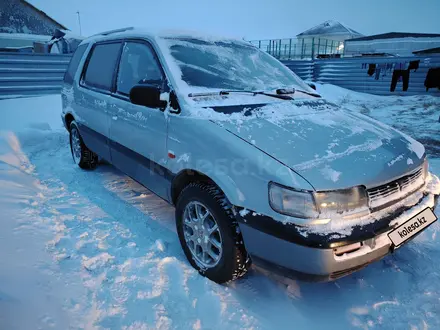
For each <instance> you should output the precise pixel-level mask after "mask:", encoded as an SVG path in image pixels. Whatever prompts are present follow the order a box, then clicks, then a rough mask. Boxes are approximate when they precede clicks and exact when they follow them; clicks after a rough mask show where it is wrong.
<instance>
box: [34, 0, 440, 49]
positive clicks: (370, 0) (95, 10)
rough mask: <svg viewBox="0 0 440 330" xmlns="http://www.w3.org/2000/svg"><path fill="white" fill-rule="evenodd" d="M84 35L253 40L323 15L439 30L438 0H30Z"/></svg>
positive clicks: (360, 26) (284, 33)
mask: <svg viewBox="0 0 440 330" xmlns="http://www.w3.org/2000/svg"><path fill="white" fill-rule="evenodd" d="M28 1H29V2H31V3H32V4H33V5H35V6H36V7H37V8H39V9H41V10H43V11H45V12H46V13H47V14H48V15H49V16H51V17H53V18H54V19H55V20H57V21H59V22H60V23H62V24H63V25H65V26H66V27H68V28H69V29H70V30H72V31H73V32H75V33H78V34H79V25H78V19H77V15H76V11H79V12H80V14H81V24H82V33H83V35H86V36H87V35H91V34H94V33H98V32H102V31H105V30H111V29H115V28H120V27H126V26H145V27H147V28H148V27H154V28H155V29H157V28H158V29H185V30H198V31H202V32H207V33H212V34H220V35H222V34H223V35H233V36H238V37H244V38H246V39H247V40H251V39H266V38H284V37H294V36H295V35H296V34H298V33H300V32H303V31H304V30H307V29H308V28H311V27H313V26H315V25H317V24H320V23H322V22H324V21H326V20H329V19H332V20H338V21H340V22H342V23H344V24H346V25H347V26H349V27H351V28H352V29H354V30H356V31H358V32H360V33H363V34H365V35H369V34H377V33H385V32H426V33H440V18H439V14H440V0H301V1H296V0H219V1H209V0H205V1H202V0H186V1H185V0H165V1H161V0H28Z"/></svg>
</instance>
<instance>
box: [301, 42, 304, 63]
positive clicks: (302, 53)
mask: <svg viewBox="0 0 440 330" xmlns="http://www.w3.org/2000/svg"><path fill="white" fill-rule="evenodd" d="M303 56H304V38H303V39H302V45H301V59H302V58H303Z"/></svg>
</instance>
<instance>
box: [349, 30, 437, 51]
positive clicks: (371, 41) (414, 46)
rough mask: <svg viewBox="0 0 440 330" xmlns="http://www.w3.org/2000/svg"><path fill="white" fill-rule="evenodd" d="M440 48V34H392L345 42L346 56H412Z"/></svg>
mask: <svg viewBox="0 0 440 330" xmlns="http://www.w3.org/2000/svg"><path fill="white" fill-rule="evenodd" d="M438 47H440V34H435V33H402V32H390V33H383V34H376V35H372V36H367V37H361V38H355V39H350V40H347V41H346V42H345V55H346V56H361V55H363V54H364V55H366V54H368V55H370V54H392V55H397V56H411V55H413V53H420V51H428V50H432V49H435V48H438Z"/></svg>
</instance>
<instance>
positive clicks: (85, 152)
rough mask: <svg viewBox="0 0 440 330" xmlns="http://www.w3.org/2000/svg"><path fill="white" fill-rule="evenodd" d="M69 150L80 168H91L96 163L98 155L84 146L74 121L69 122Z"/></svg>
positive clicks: (94, 166)
mask: <svg viewBox="0 0 440 330" xmlns="http://www.w3.org/2000/svg"><path fill="white" fill-rule="evenodd" d="M69 140H70V151H71V152H72V158H73V161H74V162H75V164H77V165H78V166H79V167H81V168H82V169H86V170H92V169H94V168H96V166H97V165H98V155H96V154H95V153H94V152H93V151H91V150H90V149H89V148H87V147H86V145H85V144H84V141H83V139H82V137H81V134H80V133H79V129H78V125H77V124H76V122H75V121H72V122H71V123H70V139H69Z"/></svg>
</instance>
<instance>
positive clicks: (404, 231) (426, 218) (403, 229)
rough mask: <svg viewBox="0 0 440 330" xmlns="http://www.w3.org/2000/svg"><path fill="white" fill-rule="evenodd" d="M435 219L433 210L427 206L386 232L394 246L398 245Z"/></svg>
mask: <svg viewBox="0 0 440 330" xmlns="http://www.w3.org/2000/svg"><path fill="white" fill-rule="evenodd" d="M436 220H437V217H436V216H435V214H434V212H432V210H431V209H430V208H429V207H428V208H427V209H425V210H423V211H422V212H420V213H419V214H417V215H416V216H414V217H412V218H411V219H409V220H408V221H406V222H404V223H403V224H401V225H400V226H399V227H397V228H396V229H394V230H393V231H392V232H390V233H389V234H388V237H389V238H390V240H391V242H393V244H394V246H395V247H399V245H402V244H403V243H405V241H407V240H408V239H410V238H411V237H413V236H414V235H417V234H418V233H420V232H421V231H422V230H425V229H426V228H427V227H428V226H429V225H431V224H432V223H434V222H435V221H436Z"/></svg>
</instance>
